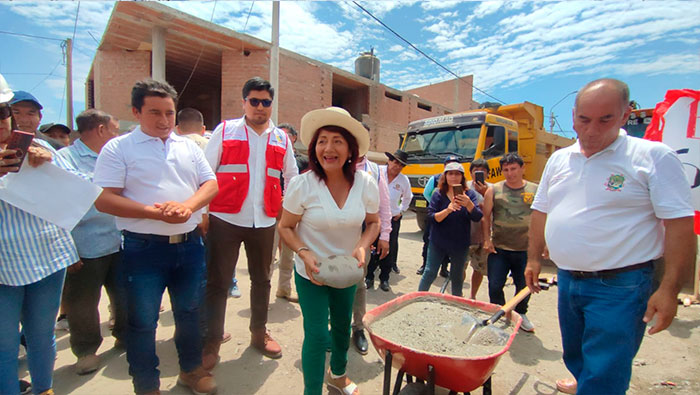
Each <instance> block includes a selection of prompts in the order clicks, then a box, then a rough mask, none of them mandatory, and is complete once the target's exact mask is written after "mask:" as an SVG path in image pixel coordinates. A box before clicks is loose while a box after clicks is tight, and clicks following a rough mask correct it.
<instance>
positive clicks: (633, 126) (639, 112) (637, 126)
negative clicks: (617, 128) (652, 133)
mask: <svg viewBox="0 0 700 395" xmlns="http://www.w3.org/2000/svg"><path fill="white" fill-rule="evenodd" d="M653 116H654V109H653V108H642V109H637V108H635V109H633V110H632V112H630V117H629V118H628V119H627V124H626V125H625V126H623V129H625V130H626V131H627V134H628V135H630V136H634V137H639V138H643V137H644V133H645V132H646V130H647V126H649V124H650V123H651V118H652V117H653Z"/></svg>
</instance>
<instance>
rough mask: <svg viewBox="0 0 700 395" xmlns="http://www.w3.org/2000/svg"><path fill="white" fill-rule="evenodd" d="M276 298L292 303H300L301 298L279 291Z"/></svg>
mask: <svg viewBox="0 0 700 395" xmlns="http://www.w3.org/2000/svg"><path fill="white" fill-rule="evenodd" d="M276 296H277V297H278V298H282V299H287V300H288V301H290V302H292V303H299V297H298V296H296V295H294V294H293V293H291V292H290V293H286V292H279V291H277V294H276Z"/></svg>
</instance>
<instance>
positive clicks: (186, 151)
mask: <svg viewBox="0 0 700 395" xmlns="http://www.w3.org/2000/svg"><path fill="white" fill-rule="evenodd" d="M215 179H216V176H215V175H214V172H213V171H212V170H211V167H210V166H209V163H208V162H207V161H206V159H205V157H204V154H203V153H202V150H201V149H200V148H199V147H198V146H197V144H195V143H194V142H192V140H190V139H188V138H186V137H182V136H178V135H177V134H176V133H174V132H171V133H170V136H168V139H167V140H166V141H165V142H163V140H161V139H160V138H158V137H151V136H149V135H147V134H145V133H144V132H143V131H141V128H140V127H137V128H136V129H134V131H132V132H131V133H129V134H125V135H123V136H119V137H117V138H114V139H112V140H110V141H109V142H108V143H107V144H106V145H105V146H104V147H103V148H102V151H101V152H100V155H99V157H98V158H97V164H96V165H95V178H94V182H95V184H97V185H99V186H101V187H104V188H123V192H122V195H123V196H124V197H126V198H128V199H131V200H133V201H136V202H139V203H142V204H145V205H149V206H151V205H153V204H154V203H163V202H166V201H176V202H184V201H185V200H187V199H189V198H190V197H192V195H194V194H195V192H197V190H199V188H200V186H201V185H202V184H204V183H205V182H207V181H209V180H215ZM201 221H202V210H198V211H197V212H194V213H192V216H191V217H190V219H189V220H188V221H187V222H185V223H182V224H169V223H166V222H163V221H158V220H152V219H146V218H122V217H117V228H119V229H125V230H128V231H130V232H136V233H148V234H155V235H163V236H170V235H175V234H180V233H187V232H190V231H192V230H193V229H194V228H195V227H196V226H197V224H199V223H200V222H201Z"/></svg>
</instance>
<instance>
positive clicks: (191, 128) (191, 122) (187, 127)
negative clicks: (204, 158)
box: [175, 107, 209, 150]
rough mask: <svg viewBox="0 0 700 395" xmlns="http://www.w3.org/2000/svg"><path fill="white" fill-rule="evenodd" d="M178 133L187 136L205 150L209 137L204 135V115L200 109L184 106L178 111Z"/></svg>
mask: <svg viewBox="0 0 700 395" xmlns="http://www.w3.org/2000/svg"><path fill="white" fill-rule="evenodd" d="M175 130H176V131H177V134H179V135H180V136H184V137H187V138H188V139H190V140H192V141H194V142H195V144H197V145H198V146H199V148H201V149H202V150H204V149H205V148H206V147H207V143H208V142H209V139H207V138H205V137H204V131H205V130H206V127H205V126H204V117H203V116H202V113H201V112H199V110H196V109H194V108H190V107H187V108H183V109H182V110H180V111H178V113H177V126H175Z"/></svg>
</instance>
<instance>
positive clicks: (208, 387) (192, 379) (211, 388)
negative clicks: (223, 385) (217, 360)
mask: <svg viewBox="0 0 700 395" xmlns="http://www.w3.org/2000/svg"><path fill="white" fill-rule="evenodd" d="M177 383H178V384H180V385H182V386H184V387H187V388H189V389H190V390H191V391H192V392H193V393H195V394H197V395H208V394H215V393H216V389H217V388H216V381H214V376H213V375H212V374H211V373H209V372H207V371H206V370H204V368H202V367H201V366H200V367H198V368H197V369H195V370H193V371H191V372H187V373H185V372H180V375H179V376H178V377H177Z"/></svg>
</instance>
